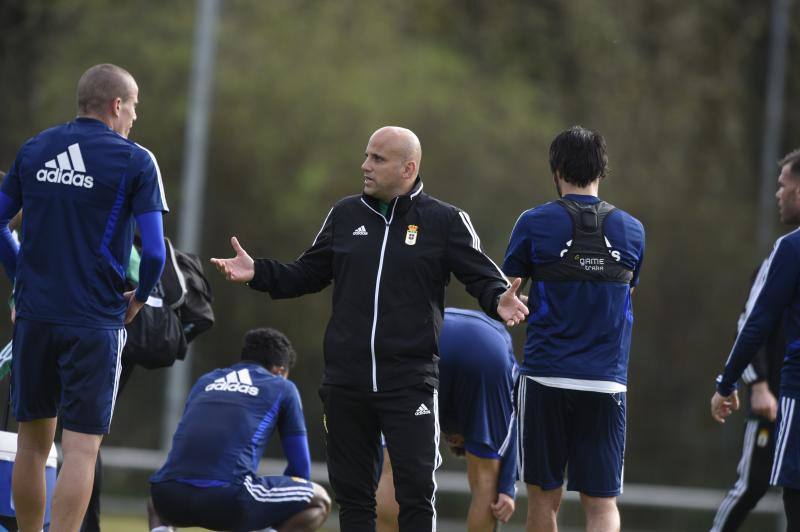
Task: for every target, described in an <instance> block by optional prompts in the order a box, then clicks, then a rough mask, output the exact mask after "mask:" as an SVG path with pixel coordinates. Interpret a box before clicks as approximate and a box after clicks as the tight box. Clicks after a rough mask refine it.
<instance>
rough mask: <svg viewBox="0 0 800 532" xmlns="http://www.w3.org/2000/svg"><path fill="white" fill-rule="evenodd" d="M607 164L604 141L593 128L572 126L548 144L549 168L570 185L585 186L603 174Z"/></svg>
mask: <svg viewBox="0 0 800 532" xmlns="http://www.w3.org/2000/svg"><path fill="white" fill-rule="evenodd" d="M606 166H608V155H607V154H606V141H605V139H604V138H603V136H602V135H600V133H597V132H595V131H591V130H589V129H585V128H583V127H581V126H573V127H571V128H569V129H568V130H566V131H563V132H561V133H559V134H558V136H557V137H556V138H555V139H553V142H552V143H551V144H550V171H551V172H553V175H555V174H556V173H558V175H559V176H560V177H561V179H563V180H564V181H566V182H567V183H570V184H572V185H575V186H578V187H585V186H588V185H589V183H591V182H592V181H594V180H595V179H598V178H602V177H605V176H606Z"/></svg>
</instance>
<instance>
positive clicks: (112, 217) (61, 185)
mask: <svg viewBox="0 0 800 532" xmlns="http://www.w3.org/2000/svg"><path fill="white" fill-rule="evenodd" d="M0 190H2V192H3V193H4V194H5V195H7V196H8V197H9V198H10V199H11V200H12V201H13V202H14V203H15V204H17V205H20V206H21V207H22V208H23V210H24V212H25V215H24V216H23V219H22V238H21V240H22V245H21V248H20V251H19V255H18V257H17V268H16V280H15V289H14V298H15V304H16V311H17V316H18V317H21V318H27V319H31V320H37V321H44V322H50V323H58V324H63V325H77V326H89V327H97V328H107V329H113V328H119V327H120V326H121V324H122V319H123V317H124V314H125V310H126V308H127V302H126V300H125V299H124V298H123V297H122V293H123V290H124V281H125V270H126V267H127V264H128V258H129V254H130V250H131V245H132V242H133V231H134V224H133V217H134V216H138V215H140V214H143V213H147V212H153V211H167V210H168V208H167V203H166V199H165V197H164V188H163V185H162V183H161V175H160V172H159V169H158V164H157V163H156V160H155V157H154V156H153V154H152V153H151V152H149V151H148V150H146V149H145V148H142V147H141V146H139V145H137V144H136V143H134V142H132V141H130V140H128V139H126V138H124V137H122V136H121V135H119V134H118V133H116V132H114V131H113V130H112V129H111V128H109V127H108V126H106V125H105V124H104V123H102V122H100V121H99V120H95V119H92V118H77V119H75V120H73V121H72V122H69V123H66V124H63V125H60V126H56V127H53V128H50V129H48V130H45V131H43V132H42V133H40V134H39V135H37V136H35V137H33V138H32V139H30V140H29V141H27V142H26V143H25V144H24V145H23V146H22V148H21V149H20V151H19V153H18V154H17V158H16V160H15V161H14V164H13V165H12V166H11V169H10V170H9V172H8V176H6V178H5V180H4V181H3V184H2V189H0Z"/></svg>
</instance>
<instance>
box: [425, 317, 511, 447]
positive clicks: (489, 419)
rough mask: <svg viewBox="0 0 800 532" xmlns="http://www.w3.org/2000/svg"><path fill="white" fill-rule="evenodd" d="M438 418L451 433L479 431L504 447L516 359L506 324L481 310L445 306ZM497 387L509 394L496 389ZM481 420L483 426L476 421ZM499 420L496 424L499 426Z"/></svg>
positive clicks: (489, 443)
mask: <svg viewBox="0 0 800 532" xmlns="http://www.w3.org/2000/svg"><path fill="white" fill-rule="evenodd" d="M439 354H440V356H441V359H440V360H439V377H440V384H439V395H440V404H439V408H440V412H439V413H440V417H441V419H440V423H441V427H442V431H443V432H445V433H447V434H462V435H465V436H467V435H469V436H472V435H473V434H480V435H481V436H480V439H486V440H487V441H481V442H480V443H483V444H486V445H489V446H491V447H493V448H500V447H501V446H502V445H503V443H504V442H503V440H502V439H500V440H499V441H488V440H489V439H491V437H492V435H494V434H497V435H502V436H499V437H500V438H505V436H506V435H507V434H508V428H509V422H508V420H509V419H510V418H511V415H512V413H513V410H514V407H513V393H514V381H515V380H516V377H517V371H518V370H517V364H516V360H515V359H514V349H513V345H512V343H511V336H510V335H509V334H508V331H506V329H505V326H504V325H503V324H501V323H499V322H497V321H495V320H493V319H491V318H489V317H488V316H486V315H485V314H484V313H483V312H478V311H474V310H464V309H456V308H447V309H445V319H444V326H443V327H442V332H441V335H440V337H439ZM498 389H503V390H504V391H505V392H506V393H504V394H503V395H502V396H499V395H498V394H497V390H498ZM476 425H480V426H476ZM495 425H497V426H495Z"/></svg>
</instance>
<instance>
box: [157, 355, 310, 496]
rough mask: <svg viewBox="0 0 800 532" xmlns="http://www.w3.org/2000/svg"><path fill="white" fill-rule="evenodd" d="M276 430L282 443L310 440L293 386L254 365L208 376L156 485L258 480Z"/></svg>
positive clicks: (191, 400) (198, 386) (192, 395)
mask: <svg viewBox="0 0 800 532" xmlns="http://www.w3.org/2000/svg"><path fill="white" fill-rule="evenodd" d="M275 427H277V428H278V430H279V431H280V434H281V436H282V437H286V436H293V435H294V436H296V435H303V436H304V435H305V434H306V425H305V420H304V418H303V409H302V405H301V403H300V396H299V395H298V393H297V388H296V387H295V385H294V383H293V382H291V381H289V380H286V379H284V378H283V377H279V376H276V375H273V374H272V373H270V372H268V371H267V370H266V369H264V368H263V367H262V366H260V365H258V364H256V363H254V362H249V361H243V362H241V363H239V364H236V365H234V366H232V367H230V368H221V369H216V370H214V371H212V372H210V373H206V374H205V375H203V376H202V377H200V379H199V380H198V381H197V382H196V383H195V385H194V386H193V387H192V390H191V391H190V392H189V397H188V399H187V400H186V409H185V410H184V413H183V417H182V418H181V422H180V424H179V425H178V429H177V431H176V432H175V436H174V437H173V439H172V448H171V449H170V452H169V456H168V457H167V462H166V463H165V464H164V466H163V467H162V468H161V469H159V470H158V471H157V472H156V473H155V474H154V475H153V476H152V477H151V478H150V482H164V481H168V480H180V481H188V483H190V484H193V485H196V486H221V485H227V484H238V485H241V484H243V483H244V481H245V478H247V477H248V475H249V476H252V477H256V476H257V474H256V472H257V470H258V462H259V460H260V459H261V455H262V454H263V452H264V449H265V447H266V446H267V441H268V440H269V438H270V436H271V435H272V433H273V431H274V430H275Z"/></svg>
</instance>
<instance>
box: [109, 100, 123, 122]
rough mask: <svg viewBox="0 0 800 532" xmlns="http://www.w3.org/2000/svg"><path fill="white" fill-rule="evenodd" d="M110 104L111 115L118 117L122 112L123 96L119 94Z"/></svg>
mask: <svg viewBox="0 0 800 532" xmlns="http://www.w3.org/2000/svg"><path fill="white" fill-rule="evenodd" d="M109 106H110V111H111V116H113V117H114V118H116V117H118V116H119V115H120V113H121V112H122V98H120V97H119V96H117V97H116V98H114V99H113V100H111V102H110V104H109Z"/></svg>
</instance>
